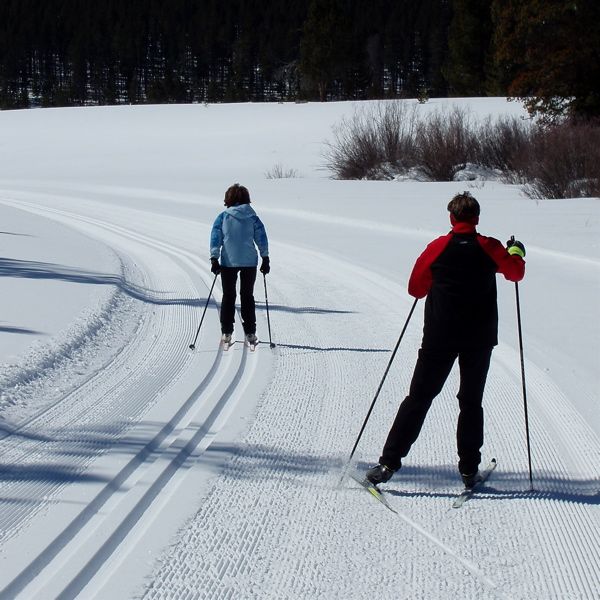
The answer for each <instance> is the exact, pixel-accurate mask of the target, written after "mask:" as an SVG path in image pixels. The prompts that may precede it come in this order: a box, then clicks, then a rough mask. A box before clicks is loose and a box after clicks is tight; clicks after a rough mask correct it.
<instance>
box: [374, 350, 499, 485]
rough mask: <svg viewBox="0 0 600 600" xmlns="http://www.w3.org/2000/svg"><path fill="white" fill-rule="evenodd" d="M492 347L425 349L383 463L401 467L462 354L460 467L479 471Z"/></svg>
mask: <svg viewBox="0 0 600 600" xmlns="http://www.w3.org/2000/svg"><path fill="white" fill-rule="evenodd" d="M491 356H492V348H477V349H472V350H461V351H453V350H441V349H430V348H427V349H425V348H421V349H420V350H419V357H418V359H417V364H416V366H415V371H414V373H413V377H412V381H411V384H410V391H409V394H408V396H407V397H406V398H405V399H404V401H403V402H402V404H401V405H400V408H399V409H398V414H397V415H396V418H395V420H394V423H393V425H392V428H391V429H390V432H389V434H388V437H387V440H386V442H385V445H384V448H383V453H382V455H381V458H380V459H379V462H380V464H383V465H386V466H387V467H389V468H390V469H393V470H396V469H399V468H400V466H401V465H402V459H403V458H404V457H405V456H406V455H407V454H408V452H409V450H410V447H411V446H412V445H413V443H414V442H415V441H416V439H417V438H418V437H419V433H420V432H421V427H422V426H423V422H424V421H425V417H426V416H427V411H428V410H429V408H430V407H431V403H432V402H433V399H434V398H435V397H436V396H437V395H438V394H439V393H440V392H441V391H442V387H443V386H444V383H445V382H446V379H447V378H448V375H449V374H450V370H451V369H452V365H453V364H454V361H455V360H456V358H457V357H458V365H459V368H460V388H459V390H458V394H457V398H458V405H459V409H460V412H459V416H458V425H457V428H456V444H457V449H458V458H459V462H458V469H459V471H460V472H461V473H464V474H470V473H473V472H475V471H476V470H477V468H478V466H479V463H480V461H481V453H480V449H481V446H483V407H482V400H483V390H484V388H485V381H486V378H487V373H488V370H489V366H490V359H491Z"/></svg>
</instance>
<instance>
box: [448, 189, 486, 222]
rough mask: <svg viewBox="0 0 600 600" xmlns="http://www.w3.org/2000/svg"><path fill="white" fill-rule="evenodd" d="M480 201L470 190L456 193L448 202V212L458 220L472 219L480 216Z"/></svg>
mask: <svg viewBox="0 0 600 600" xmlns="http://www.w3.org/2000/svg"><path fill="white" fill-rule="evenodd" d="M480 210H481V209H480V207H479V202H477V200H475V198H473V196H471V193H470V192H463V193H462V194H456V196H454V198H452V200H450V202H449V203H448V212H449V213H450V214H451V215H452V216H453V217H454V218H455V219H456V220H457V221H470V220H471V219H474V218H476V217H478V216H479V212H480Z"/></svg>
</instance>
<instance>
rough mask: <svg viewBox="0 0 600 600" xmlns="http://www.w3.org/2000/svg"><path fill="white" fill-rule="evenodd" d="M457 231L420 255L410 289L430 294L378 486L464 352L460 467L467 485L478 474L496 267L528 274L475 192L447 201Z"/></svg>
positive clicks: (378, 469)
mask: <svg viewBox="0 0 600 600" xmlns="http://www.w3.org/2000/svg"><path fill="white" fill-rule="evenodd" d="M448 211H449V212H450V222H451V223H452V230H451V231H450V233H448V234H447V235H444V236H441V237H439V238H437V239H436V240H434V241H433V242H431V243H430V244H429V245H428V246H427V248H426V249H425V251H424V252H423V253H422V254H421V256H419V258H418V259H417V261H416V263H415V265H414V267H413V270H412V273H411V276H410V280H409V283H408V291H409V294H411V295H412V296H414V297H415V298H424V297H425V296H427V300H426V302H425V324H424V327H423V341H422V344H421V348H420V350H419V356H418V359H417V364H416V366H415V371H414V373H413V377H412V381H411V384H410V391H409V394H408V396H407V397H406V398H405V400H404V401H403V402H402V404H401V405H400V408H399V409H398V414H397V415H396V418H395V420H394V423H393V425H392V428H391V429H390V432H389V434H388V437H387V440H386V442H385V445H384V448H383V452H382V455H381V457H380V459H379V464H378V465H376V466H374V467H373V468H371V469H369V470H368V471H367V479H368V480H369V481H370V482H371V483H373V484H375V485H377V484H380V483H385V482H386V481H388V480H389V479H390V478H391V476H392V475H393V473H394V472H395V471H397V470H398V469H399V468H400V467H401V465H402V459H403V458H404V457H405V456H406V455H407V454H408V452H409V450H410V447H411V446H412V444H413V443H414V442H415V441H416V439H417V437H418V436H419V433H420V431H421V427H422V426H423V422H424V421H425V417H426V415H427V412H428V410H429V408H430V406H431V403H432V401H433V399H434V398H435V397H436V396H437V395H438V394H439V393H440V392H441V390H442V387H443V386H444V383H445V382H446V379H447V378H448V375H449V374H450V370H451V369H452V365H453V364H454V361H455V360H456V359H457V358H458V364H459V368H460V389H459V391H458V394H457V397H458V402H459V409H460V413H459V417H458V425H457V432H456V437H457V449H458V457H459V462H458V469H459V472H460V474H461V476H462V478H463V481H464V483H465V485H466V486H468V487H470V486H472V485H474V483H475V482H476V481H477V476H478V467H479V463H480V461H481V454H480V449H481V446H482V445H483V408H482V399H483V391H484V388H485V382H486V378H487V373H488V369H489V365H490V359H491V355H492V350H493V347H494V346H496V345H497V344H498V306H497V298H496V273H502V275H504V277H505V278H506V279H508V280H509V281H515V282H516V281H520V280H521V279H523V276H524V274H525V261H524V260H523V258H524V256H525V247H524V246H523V244H522V243H521V242H518V241H515V240H511V241H509V242H507V247H506V248H505V247H504V246H503V245H502V243H501V242H499V241H498V240H496V239H494V238H491V237H485V236H482V235H480V234H479V233H477V231H476V225H477V223H478V222H479V212H480V207H479V203H478V202H477V200H476V199H475V198H473V196H471V194H470V193H469V192H464V193H462V194H458V195H456V196H454V198H453V199H452V200H451V201H450V203H449V204H448Z"/></svg>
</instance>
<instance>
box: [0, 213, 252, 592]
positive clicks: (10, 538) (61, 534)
mask: <svg viewBox="0 0 600 600" xmlns="http://www.w3.org/2000/svg"><path fill="white" fill-rule="evenodd" d="M15 205H17V206H19V207H21V208H23V207H26V208H28V209H29V210H32V211H33V212H38V213H42V214H46V215H52V217H53V218H55V219H57V220H61V221H63V222H65V223H68V224H71V225H73V226H77V227H79V228H81V229H83V230H84V231H86V232H87V233H89V234H90V235H97V236H99V237H101V238H102V239H104V240H106V241H110V242H111V243H113V244H114V245H115V246H116V247H120V248H123V247H124V248H125V250H127V251H129V252H133V254H136V252H135V251H136V249H137V248H138V247H141V246H143V252H141V254H139V253H138V259H139V258H140V256H142V255H143V256H144V257H145V258H146V260H147V261H148V263H151V264H152V271H149V270H145V273H147V274H148V273H152V274H153V275H155V274H156V273H157V272H158V273H160V278H159V281H160V282H161V284H162V285H161V287H162V288H163V289H165V288H166V289H170V290H171V291H170V292H169V294H168V296H171V297H175V298H178V301H177V302H176V303H174V304H173V305H170V304H169V303H168V302H167V304H166V306H167V307H168V311H167V310H164V311H160V310H158V309H157V308H156V307H154V308H153V309H152V315H150V316H149V318H147V319H146V322H145V324H144V326H143V327H141V328H140V329H139V331H138V334H137V336H136V339H135V340H134V341H133V342H134V343H132V344H130V345H129V347H128V348H127V351H125V352H124V353H123V356H121V357H117V359H115V361H113V364H112V369H111V371H110V373H104V372H101V373H98V374H97V375H96V376H95V377H93V378H92V379H90V381H89V382H88V383H87V384H86V385H85V386H82V388H80V389H79V390H77V391H76V392H75V393H73V394H71V395H70V396H68V397H67V398H64V399H63V400H62V401H61V402H60V403H56V404H55V405H54V406H52V407H49V408H48V409H47V410H46V411H44V412H43V414H40V415H38V416H37V417H36V418H34V419H32V420H31V421H30V422H29V423H28V424H27V434H28V437H29V438H30V439H28V443H22V440H19V443H14V444H13V443H12V442H14V441H15V439H16V438H15V437H14V436H11V437H9V438H7V439H5V440H3V446H4V449H5V450H6V452H5V453H4V454H3V460H4V459H6V462H7V463H8V464H11V463H12V464H15V465H16V464H19V465H20V466H21V468H22V465H23V464H32V465H34V468H37V467H35V465H36V464H37V463H39V460H40V458H43V457H45V455H46V454H47V453H48V438H49V437H50V436H49V435H48V431H49V429H50V428H52V431H53V432H54V433H53V434H52V437H53V438H54V439H52V442H53V443H54V444H56V445H57V449H58V448H62V449H63V452H62V453H63V454H67V453H66V452H64V447H65V446H68V445H69V442H70V447H69V452H68V455H69V466H68V470H67V471H66V472H65V474H67V473H68V475H67V477H65V481H64V482H62V483H60V484H57V482H56V481H52V480H50V481H46V482H44V480H43V477H42V476H41V471H42V470H43V469H45V468H46V466H43V465H42V466H40V467H39V468H40V481H36V480H35V478H33V479H34V480H33V481H26V482H18V481H17V483H15V484H14V485H13V486H12V487H10V489H8V490H7V489H6V487H5V488H4V489H3V492H7V495H10V496H11V497H12V498H13V499H15V500H16V499H17V498H25V497H41V496H42V495H43V497H44V500H45V501H44V503H43V505H41V506H36V507H34V508H32V507H31V506H30V505H28V503H27V502H24V503H22V506H25V507H26V509H28V510H25V511H24V513H26V514H19V515H15V514H13V515H5V511H3V517H6V521H5V524H4V525H3V531H4V533H5V534H6V539H5V541H4V543H3V546H2V549H1V551H2V554H3V558H4V559H5V560H4V561H3V565H4V567H6V569H4V568H3V576H2V578H1V580H0V583H1V584H2V586H3V587H2V590H1V591H0V597H2V598H12V597H14V595H15V594H17V593H19V594H23V595H24V596H25V597H40V598H47V597H62V598H68V597H76V596H77V595H78V593H79V592H80V591H81V590H82V589H83V588H84V587H85V586H86V585H87V584H88V582H89V580H90V579H92V578H93V577H94V576H95V574H96V573H97V572H98V571H101V570H103V569H104V577H105V578H106V577H108V578H109V579H110V575H108V576H107V575H106V571H107V569H106V568H105V565H106V563H107V562H109V559H110V558H111V557H112V555H113V554H114V553H115V552H117V551H118V550H119V551H121V550H122V548H123V547H124V546H125V547H126V548H125V551H126V552H131V551H132V550H133V547H132V542H131V539H130V537H129V534H130V532H131V531H132V530H133V529H134V528H135V527H138V528H139V527H140V526H141V527H143V528H150V527H151V526H152V523H151V521H152V519H156V518H159V517H160V511H158V512H157V510H156V505H157V504H161V505H163V506H164V505H165V504H166V503H167V501H168V499H169V498H170V497H172V496H173V493H174V489H176V488H177V487H181V485H182V484H183V483H184V482H185V473H186V471H187V470H188V469H190V466H191V465H190V461H191V462H192V463H193V461H194V460H197V459H198V457H199V456H200V455H201V454H202V453H203V452H205V451H206V450H207V448H209V447H210V445H211V443H212V442H213V440H214V439H215V436H216V435H217V433H218V432H219V431H221V430H222V429H223V427H224V426H225V425H226V424H227V422H228V420H229V418H230V417H231V415H232V412H233V410H234V409H235V407H236V406H237V405H238V403H239V402H240V399H241V396H242V395H243V392H244V390H245V389H246V387H247V385H248V383H249V382H250V381H251V380H252V379H253V375H254V371H255V369H256V367H257V365H258V364H259V362H258V359H256V360H255V357H254V356H253V357H252V360H251V361H249V360H248V352H249V351H248V350H247V348H246V347H245V346H244V347H243V349H242V351H241V352H237V353H235V352H234V353H230V354H233V356H228V357H227V359H226V360H223V353H222V351H220V350H219V349H218V342H217V343H213V344H209V345H208V346H207V343H206V342H207V340H206V336H205V332H203V335H202V336H201V337H200V338H199V340H198V342H197V351H196V353H191V352H190V351H189V350H188V348H187V346H188V342H189V340H188V339H187V336H186V335H184V334H185V333H187V334H188V335H189V333H190V332H191V331H192V323H193V322H194V321H195V320H196V319H197V310H192V309H191V308H190V306H194V303H189V302H186V301H185V298H186V296H187V297H189V298H190V299H191V298H194V297H197V296H198V294H197V292H196V290H195V289H194V288H193V286H192V284H191V280H190V278H189V275H187V273H191V274H193V275H195V276H198V275H200V281H201V282H202V283H204V281H205V278H206V277H207V276H208V274H207V272H206V271H207V269H206V268H200V267H199V265H198V262H199V260H198V258H197V257H196V256H194V255H193V254H192V253H190V252H185V251H183V252H182V249H181V248H177V247H175V246H173V245H170V244H166V243H164V242H160V241H158V240H155V239H152V238H150V237H148V236H144V235H141V234H138V233H136V232H134V231H132V230H130V229H127V228H124V227H120V226H116V225H112V224H110V223H107V222H103V221H100V220H98V219H93V218H89V217H83V216H81V215H76V214H73V213H69V212H67V211H62V210H56V209H49V208H44V207H41V206H39V205H36V204H33V203H29V204H27V205H25V204H24V203H23V202H19V203H15ZM148 263H146V264H148ZM142 264H144V263H142ZM163 265H164V266H163ZM174 265H175V267H176V268H175V269H174V268H173V267H174ZM177 267H178V268H177ZM182 267H184V268H182ZM182 275H184V278H183V279H182ZM182 281H183V282H184V287H182V286H181V283H182ZM149 283H153V281H150V282H149ZM205 285H206V284H205ZM181 299H183V300H184V301H180V300H181ZM161 312H162V313H165V312H168V314H166V315H165V314H163V315H161V314H160V313H161ZM173 312H175V315H174V316H173V315H172V313H173ZM207 329H208V331H209V332H210V331H211V330H212V329H214V325H213V327H212V328H211V327H207ZM213 333H215V332H214V331H213ZM159 334H160V335H159ZM213 340H218V335H214V337H213ZM210 347H212V348H214V350H212V353H213V356H214V360H213V361H212V364H211V362H210V361H209V362H208V363H206V359H205V358H204V357H203V356H202V355H203V354H206V352H207V351H208V350H209V348H210ZM257 354H258V353H257ZM139 355H141V356H142V357H143V358H142V359H140V356H139ZM120 359H121V360H120ZM200 359H202V360H201V361H200ZM135 365H137V366H138V368H140V370H141V371H142V372H143V373H144V374H145V376H146V377H145V379H146V382H145V385H140V380H139V378H135V377H132V373H131V369H132V367H133V366H135ZM198 367H200V368H199V369H198ZM191 368H195V369H198V373H199V374H200V383H199V384H198V382H197V378H190V377H184V376H183V375H184V373H185V372H186V371H189V370H190V369H191ZM203 371H204V372H205V373H204V375H202V373H203ZM194 379H196V381H195V382H194V381H193V380H194ZM167 401H168V402H167ZM173 401H175V402H173ZM115 403H116V404H115ZM170 404H174V405H175V406H171V405H170ZM116 405H118V411H119V412H118V416H119V418H120V420H121V422H119V423H117V424H116V425H115V423H113V422H112V421H111V418H112V417H113V416H114V410H115V406H116ZM169 414H170V415H171V416H170V417H167V418H166V423H165V425H164V426H162V428H161V427H159V426H158V424H159V423H160V422H165V416H166V415H169ZM142 416H143V417H144V418H145V422H140V419H141V417H142ZM107 419H108V420H107ZM136 421H137V422H139V425H134V426H133V428H132V427H131V424H132V423H135V422H136ZM82 422H83V424H85V423H89V424H90V425H91V424H98V425H101V426H102V427H103V428H106V429H107V431H106V435H105V436H103V438H102V439H101V441H100V443H98V442H95V441H91V442H90V441H89V440H88V439H86V435H85V433H84V435H78V434H76V433H75V435H74V431H76V430H77V429H85V426H82ZM34 431H40V432H42V431H43V432H44V434H42V433H40V434H36V435H37V438H38V439H36V436H35V435H33V432H34ZM125 431H127V435H126V437H124V436H123V434H124V432H125ZM62 432H65V433H64V434H63V433H62ZM115 442H116V443H117V445H115ZM23 446H24V448H23ZM109 447H112V449H111V452H110V453H108V454H104V455H103V452H104V451H105V450H106V449H107V448H109ZM119 448H121V449H122V452H121V451H120V450H119ZM136 448H137V450H135V449H136ZM132 449H134V452H133V453H132V452H131V450H132ZM115 452H116V453H117V457H115V456H114V453H115ZM98 456H100V458H98ZM63 458H64V457H63ZM92 460H94V463H93V466H92V467H89V465H90V464H91V462H92ZM84 471H85V474H84V475H83V480H87V481H88V482H91V484H89V485H87V486H86V487H85V489H79V487H78V486H77V485H73V484H72V483H73V482H74V481H77V478H78V473H84ZM67 483H70V484H71V485H67ZM20 504H21V503H19V502H14V505H15V506H19V505H20ZM82 506H83V508H82ZM42 507H43V508H45V512H44V513H43V514H40V509H41V508H42ZM9 512H10V511H9ZM53 516H55V517H56V519H53ZM25 517H27V519H28V521H29V523H28V525H29V529H26V528H25V521H26V519H25ZM49 522H50V523H53V524H55V526H53V525H51V526H50V527H48V523H49ZM38 527H39V531H40V532H42V533H41V535H40V540H39V544H38V547H39V548H40V551H39V553H38V554H37V556H35V557H31V556H23V554H22V552H21V550H20V548H21V545H20V542H21V538H20V534H21V535H25V534H27V533H28V531H29V532H33V531H38ZM137 551H138V553H139V552H140V550H139V549H138V550H137Z"/></svg>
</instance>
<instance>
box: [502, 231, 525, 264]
mask: <svg viewBox="0 0 600 600" xmlns="http://www.w3.org/2000/svg"><path fill="white" fill-rule="evenodd" d="M506 249H507V250H508V253H509V254H517V255H518V256H520V257H521V258H525V246H524V245H523V244H522V243H521V242H519V240H515V236H514V235H513V236H512V237H511V238H510V240H508V242H506Z"/></svg>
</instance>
